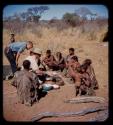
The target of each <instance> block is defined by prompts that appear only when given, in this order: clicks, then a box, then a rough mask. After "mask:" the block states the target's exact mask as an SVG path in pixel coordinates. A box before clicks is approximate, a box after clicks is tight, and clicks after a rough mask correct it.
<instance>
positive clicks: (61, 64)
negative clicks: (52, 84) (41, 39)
mask: <svg viewBox="0 0 113 125" xmlns="http://www.w3.org/2000/svg"><path fill="white" fill-rule="evenodd" d="M56 57H57V58H56V64H57V65H58V68H59V70H61V71H63V70H64V68H65V66H66V64H65V59H64V57H62V53H61V52H57V53H56Z"/></svg>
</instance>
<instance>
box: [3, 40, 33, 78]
mask: <svg viewBox="0 0 113 125" xmlns="http://www.w3.org/2000/svg"><path fill="white" fill-rule="evenodd" d="M32 47H33V43H32V42H31V41H27V42H14V43H11V44H9V45H8V46H6V47H5V49H4V53H5V56H6V57H7V59H8V61H9V63H10V65H11V69H12V73H13V74H9V75H8V76H6V80H7V79H12V78H13V76H14V73H15V72H16V71H17V69H18V60H19V57H20V55H21V53H22V52H23V51H24V50H25V49H27V50H29V49H31V48H32Z"/></svg>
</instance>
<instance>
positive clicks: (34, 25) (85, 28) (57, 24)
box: [3, 6, 108, 40]
mask: <svg viewBox="0 0 113 125" xmlns="http://www.w3.org/2000/svg"><path fill="white" fill-rule="evenodd" d="M49 9H50V8H49V7H48V6H38V7H32V8H28V10H27V11H26V12H23V13H16V14H14V15H13V16H9V17H5V18H4V19H3V29H4V30H5V33H6V31H7V33H11V32H13V33H16V34H21V35H25V34H26V32H29V34H32V35H36V36H35V37H38V38H42V37H43V35H44V32H45V30H46V31H48V32H49V31H50V30H51V29H53V28H54V30H53V31H55V32H56V33H57V31H58V33H60V32H62V33H64V32H66V30H68V29H72V31H71V33H70V34H72V35H77V33H78V32H79V34H80V35H82V34H84V35H86V34H87V35H86V36H87V39H89V40H97V39H98V35H97V34H99V33H100V31H102V32H101V33H102V35H101V36H102V38H99V39H101V40H102V39H103V38H104V34H106V33H107V32H108V19H106V18H105V17H101V16H99V15H98V14H95V13H93V12H91V11H90V10H89V9H87V8H86V7H81V8H79V9H78V10H75V12H73V13H65V14H64V15H63V16H62V19H57V18H56V17H53V18H52V19H50V20H41V17H42V16H43V13H45V12H46V11H48V10H49ZM87 15H90V17H91V18H90V20H88V18H87ZM76 29H78V30H76ZM75 30H76V32H75ZM64 34H65V33H64ZM51 35H52V34H51ZM80 35H79V36H80ZM101 36H100V37H101ZM78 38H79V37H78ZM36 39H37V38H36Z"/></svg>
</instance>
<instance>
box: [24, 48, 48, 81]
mask: <svg viewBox="0 0 113 125" xmlns="http://www.w3.org/2000/svg"><path fill="white" fill-rule="evenodd" d="M41 54H42V52H41V50H40V49H39V48H33V49H32V50H31V51H30V56H28V57H27V58H26V59H25V60H29V61H30V63H31V66H30V68H31V70H32V71H33V72H34V73H36V74H37V76H38V77H39V79H40V80H41V81H42V82H44V80H45V73H44V71H45V70H46V68H45V66H44V65H43V64H42V63H41V60H40V57H41ZM41 81H40V82H41Z"/></svg>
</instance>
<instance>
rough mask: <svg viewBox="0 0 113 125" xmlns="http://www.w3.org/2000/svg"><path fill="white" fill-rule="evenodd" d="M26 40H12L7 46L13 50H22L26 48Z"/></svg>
mask: <svg viewBox="0 0 113 125" xmlns="http://www.w3.org/2000/svg"><path fill="white" fill-rule="evenodd" d="M26 46H27V42H14V43H11V44H9V48H10V49H11V50H12V51H15V52H19V53H21V52H23V51H24V50H25V49H26Z"/></svg>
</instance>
